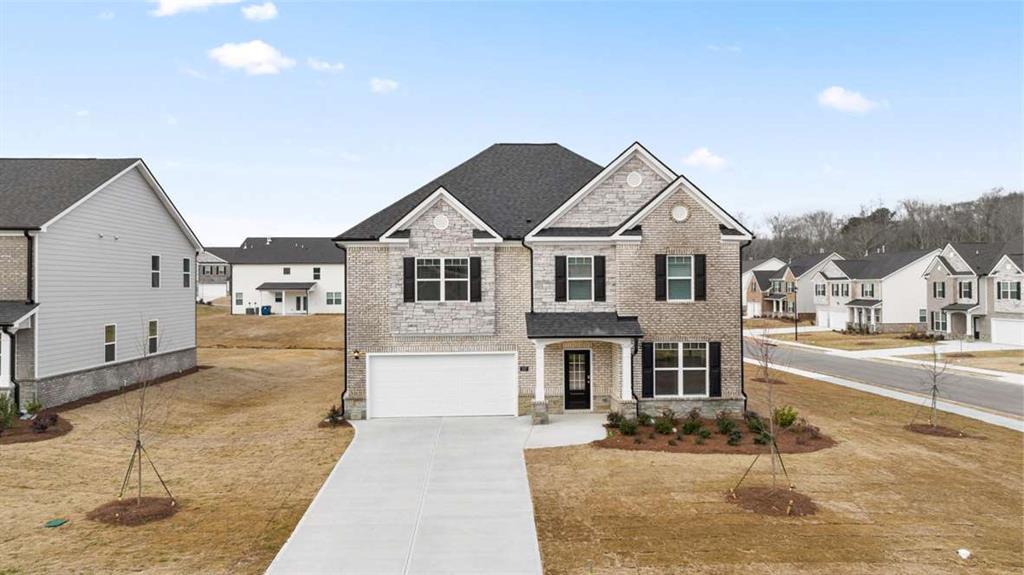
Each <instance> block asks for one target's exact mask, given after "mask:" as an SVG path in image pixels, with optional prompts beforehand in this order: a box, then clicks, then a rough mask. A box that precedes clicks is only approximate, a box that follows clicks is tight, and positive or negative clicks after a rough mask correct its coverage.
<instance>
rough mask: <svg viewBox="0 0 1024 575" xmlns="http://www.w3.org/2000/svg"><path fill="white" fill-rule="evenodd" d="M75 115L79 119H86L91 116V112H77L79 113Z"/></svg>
mask: <svg viewBox="0 0 1024 575" xmlns="http://www.w3.org/2000/svg"><path fill="white" fill-rule="evenodd" d="M75 115H76V116H78V117H79V118H88V117H89V116H91V115H92V112H90V111H89V110H79V111H77V112H75Z"/></svg>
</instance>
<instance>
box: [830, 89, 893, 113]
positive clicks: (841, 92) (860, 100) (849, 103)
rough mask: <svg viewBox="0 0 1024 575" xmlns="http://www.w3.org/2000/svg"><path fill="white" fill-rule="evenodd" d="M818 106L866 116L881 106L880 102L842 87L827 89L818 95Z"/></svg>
mask: <svg viewBox="0 0 1024 575" xmlns="http://www.w3.org/2000/svg"><path fill="white" fill-rule="evenodd" d="M818 105H819V106H821V107H822V108H832V109H833V110H839V111H840V112H848V113H851V114H866V113H868V112H870V111H871V110H874V109H875V108H877V107H878V106H879V103H878V102H875V101H873V100H869V99H867V98H865V97H864V95H863V94H861V93H860V92H854V91H853V90H847V89H846V88H843V87H842V86H832V87H831V88H826V89H824V90H822V91H821V93H820V94H818Z"/></svg>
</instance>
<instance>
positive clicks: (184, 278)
mask: <svg viewBox="0 0 1024 575" xmlns="http://www.w3.org/2000/svg"><path fill="white" fill-rule="evenodd" d="M181 287H192V260H190V259H189V258H182V260H181Z"/></svg>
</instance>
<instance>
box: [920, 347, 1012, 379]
mask: <svg viewBox="0 0 1024 575" xmlns="http://www.w3.org/2000/svg"><path fill="white" fill-rule="evenodd" d="M907 357H908V358H910V359H923V360H927V361H931V359H932V356H931V355H930V354H922V355H908V356H907ZM939 357H940V361H942V360H943V359H945V360H946V361H948V362H949V365H951V366H958V365H959V366H964V367H978V368H981V369H992V370H995V371H1005V372H1007V373H1019V374H1024V350H1019V349H1007V350H993V351H972V352H969V354H966V355H965V356H961V355H960V354H958V353H950V354H946V355H945V356H942V355H940V356H939Z"/></svg>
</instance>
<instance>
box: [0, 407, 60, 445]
mask: <svg viewBox="0 0 1024 575" xmlns="http://www.w3.org/2000/svg"><path fill="white" fill-rule="evenodd" d="M40 415H42V414H40ZM72 429H74V426H73V425H71V422H70V421H68V420H66V419H64V418H63V417H61V416H59V415H58V416H57V423H56V424H54V425H51V426H50V427H48V428H46V431H43V432H36V430H34V429H32V420H31V419H15V420H14V422H13V424H12V425H11V428H10V429H5V430H4V431H3V434H0V445H12V444H15V443H34V442H36V441H46V440H47V439H53V438H54V437H60V436H62V435H67V434H68V433H70V432H71V430H72Z"/></svg>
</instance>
